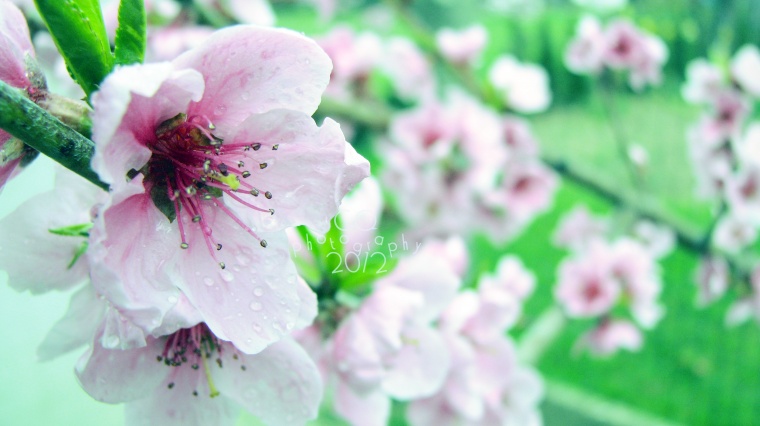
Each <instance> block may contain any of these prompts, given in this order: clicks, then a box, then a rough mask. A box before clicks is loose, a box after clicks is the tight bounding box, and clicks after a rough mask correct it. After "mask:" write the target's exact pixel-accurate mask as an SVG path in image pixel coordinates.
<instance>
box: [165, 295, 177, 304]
mask: <svg viewBox="0 0 760 426" xmlns="http://www.w3.org/2000/svg"><path fill="white" fill-rule="evenodd" d="M166 301H167V302H169V303H171V304H175V303H177V298H176V297H175V296H169V297H167V298H166Z"/></svg>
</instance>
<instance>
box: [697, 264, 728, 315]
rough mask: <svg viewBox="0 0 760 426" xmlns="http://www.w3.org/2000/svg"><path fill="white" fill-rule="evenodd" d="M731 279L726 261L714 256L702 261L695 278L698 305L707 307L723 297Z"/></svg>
mask: <svg viewBox="0 0 760 426" xmlns="http://www.w3.org/2000/svg"><path fill="white" fill-rule="evenodd" d="M730 278H731V277H730V273H729V267H728V263H727V262H726V260H725V259H723V258H721V257H714V256H710V257H705V258H702V259H700V261H699V266H698V267H697V273H696V276H695V281H696V284H697V305H698V306H707V305H709V304H710V303H712V302H714V301H715V300H717V299H719V298H720V297H721V296H723V294H724V293H725V292H726V289H728V283H729V280H730Z"/></svg>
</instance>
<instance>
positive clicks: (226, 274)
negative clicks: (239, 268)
mask: <svg viewBox="0 0 760 426" xmlns="http://www.w3.org/2000/svg"><path fill="white" fill-rule="evenodd" d="M219 275H221V276H222V279H223V280H224V281H225V282H228V283H231V282H232V281H234V280H235V276H234V275H232V272H230V271H228V270H226V269H223V270H221V271H219Z"/></svg>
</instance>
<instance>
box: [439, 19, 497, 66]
mask: <svg viewBox="0 0 760 426" xmlns="http://www.w3.org/2000/svg"><path fill="white" fill-rule="evenodd" d="M435 41H436V45H437V46H438V50H439V51H440V52H441V54H442V55H443V57H444V58H446V59H448V60H449V61H451V62H453V63H454V64H467V63H472V62H474V61H475V60H476V59H477V58H478V56H479V55H480V53H481V52H482V51H483V48H484V47H485V45H486V43H487V42H488V32H486V29H485V28H484V27H483V26H482V25H473V26H471V27H468V28H465V29H463V30H459V31H457V30H453V29H451V28H442V29H440V30H439V31H438V32H437V33H436V35H435Z"/></svg>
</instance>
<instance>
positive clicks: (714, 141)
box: [682, 45, 760, 324]
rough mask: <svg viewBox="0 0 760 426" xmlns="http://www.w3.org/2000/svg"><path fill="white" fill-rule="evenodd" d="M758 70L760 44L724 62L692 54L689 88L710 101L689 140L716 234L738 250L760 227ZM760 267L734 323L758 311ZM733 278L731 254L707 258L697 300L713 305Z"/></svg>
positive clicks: (696, 100) (687, 94) (690, 95)
mask: <svg viewBox="0 0 760 426" xmlns="http://www.w3.org/2000/svg"><path fill="white" fill-rule="evenodd" d="M759 72H760V51H759V50H758V49H757V47H756V46H752V45H747V46H743V47H742V48H740V49H739V50H738V51H737V52H736V53H735V55H734V56H733V57H732V58H731V59H730V61H727V63H725V64H722V65H716V64H714V63H711V62H709V61H707V60H706V59H696V60H694V61H693V62H691V63H690V64H689V66H688V68H687V81H686V83H685V85H684V86H683V90H682V93H683V97H684V99H685V100H686V101H687V102H689V103H692V104H696V105H700V106H702V107H703V113H702V115H701V117H700V118H699V120H698V121H697V122H696V123H695V124H693V125H692V126H691V127H690V128H689V130H688V133H687V142H688V148H689V154H690V155H689V157H690V159H691V162H692V165H693V170H694V174H695V177H696V181H697V194H698V195H699V196H701V197H703V198H707V199H710V200H713V201H715V202H716V203H717V205H718V206H719V212H718V214H717V218H716V224H715V227H714V232H713V233H712V235H711V237H712V238H711V241H710V242H711V244H713V245H714V246H715V247H716V248H717V249H719V250H720V251H722V252H724V253H728V254H732V255H733V254H737V253H743V252H746V251H747V250H748V249H750V248H751V247H752V245H753V244H754V243H755V242H756V241H757V237H758V227H760V222H758V220H757V218H758V214H759V213H760V210H759V209H758V207H759V206H760V195H759V193H758V191H757V188H758V185H760V156H758V152H760V151H759V150H758V147H760V123H757V122H755V121H753V120H752V119H751V112H752V110H753V107H754V105H755V103H756V102H757V99H758V98H760V79H758V73H759ZM753 263H754V261H753ZM754 275H755V274H754V273H753V274H751V277H747V278H748V281H750V283H751V284H750V286H749V289H748V290H749V291H748V292H747V293H748V295H747V296H746V298H743V299H740V300H739V301H738V302H737V303H736V304H735V305H734V307H733V308H732V310H730V311H729V313H728V315H727V318H726V320H727V322H728V323H732V324H734V323H738V322H741V321H744V320H746V319H747V318H749V317H751V316H757V315H758V310H757V308H755V307H754V306H755V305H756V303H755V302H753V300H754V298H756V297H757V292H756V291H755V290H754V288H755V284H753V283H754V282H755V281H756V278H754ZM730 280H731V267H730V266H729V264H728V262H727V261H726V260H725V259H724V258H722V257H717V256H707V257H705V258H704V259H702V262H701V265H700V266H699V271H698V272H697V283H698V285H699V286H698V288H699V293H698V303H699V304H700V305H706V304H708V303H710V302H712V301H714V300H716V299H718V298H720V296H722V294H723V293H724V292H725V291H726V289H727V288H728V286H729V282H730Z"/></svg>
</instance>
